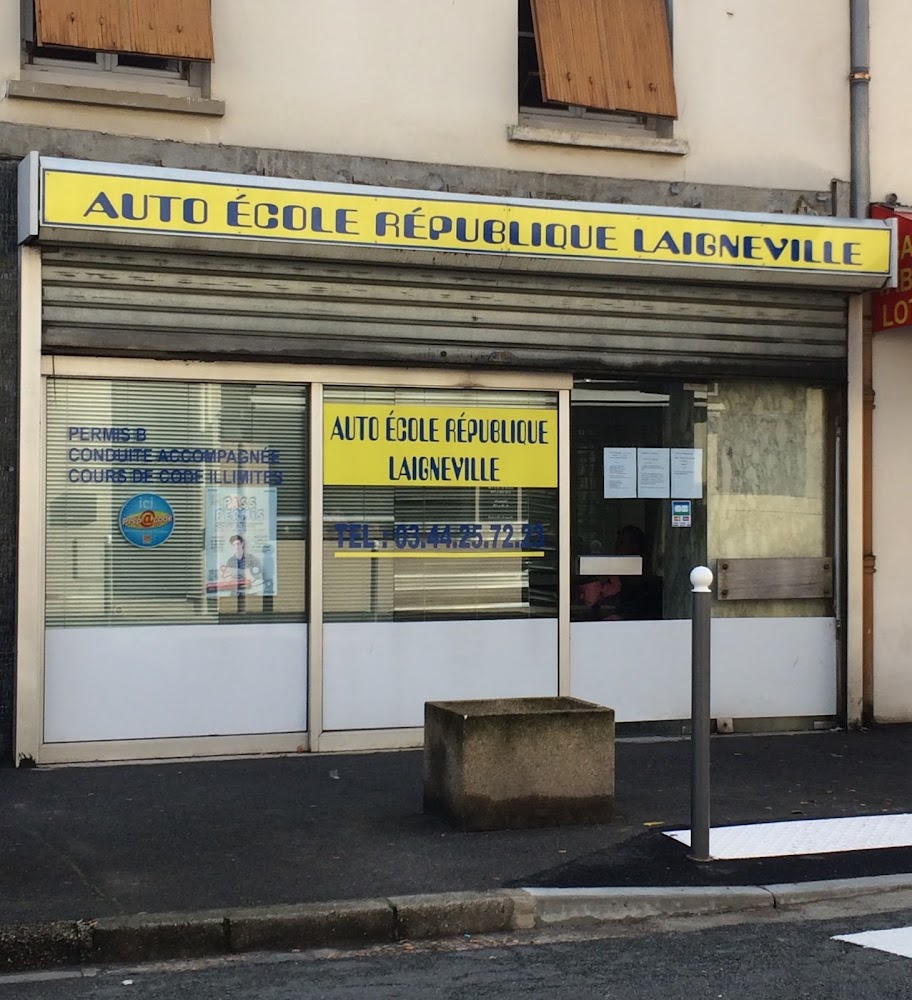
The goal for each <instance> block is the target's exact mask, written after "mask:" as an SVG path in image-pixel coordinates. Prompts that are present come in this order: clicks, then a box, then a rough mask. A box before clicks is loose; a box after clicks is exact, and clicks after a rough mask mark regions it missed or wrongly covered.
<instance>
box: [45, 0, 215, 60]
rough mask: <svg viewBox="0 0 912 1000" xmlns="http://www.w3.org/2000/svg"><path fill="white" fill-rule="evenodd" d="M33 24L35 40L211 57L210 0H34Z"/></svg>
mask: <svg viewBox="0 0 912 1000" xmlns="http://www.w3.org/2000/svg"><path fill="white" fill-rule="evenodd" d="M35 28H36V31H35V41H36V43H37V44H38V45H61V46H66V47H68V48H75V49H92V50H94V51H98V52H130V53H135V54H139V55H150V56H167V57H169V58H172V59H199V60H207V61H208V60H211V59H212V58H213V49H212V17H211V11H210V9H209V0H35Z"/></svg>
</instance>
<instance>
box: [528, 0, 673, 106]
mask: <svg viewBox="0 0 912 1000" xmlns="http://www.w3.org/2000/svg"><path fill="white" fill-rule="evenodd" d="M532 21H533V26H534V31H535V44H536V48H537V50H538V65H539V71H540V72H541V80H542V96H543V97H544V99H545V100H546V101H552V102H554V103H556V104H578V105H581V106H582V107H585V108H596V109H598V110H601V111H632V112H636V113H638V114H644V115H659V116H662V117H666V118H676V117H677V114H678V110H677V102H676V100H675V89H674V71H673V66H672V61H671V39H670V37H669V33H668V18H667V16H666V11H665V0H532Z"/></svg>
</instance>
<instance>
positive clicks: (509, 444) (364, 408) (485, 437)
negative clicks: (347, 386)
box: [323, 403, 557, 487]
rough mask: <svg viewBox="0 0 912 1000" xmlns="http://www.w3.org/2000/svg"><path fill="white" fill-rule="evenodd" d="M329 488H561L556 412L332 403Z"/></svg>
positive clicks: (327, 422)
mask: <svg viewBox="0 0 912 1000" xmlns="http://www.w3.org/2000/svg"><path fill="white" fill-rule="evenodd" d="M323 480H324V482H325V483H326V485H327V486H424V487H434V486H449V487H453V486H490V487H503V486H526V487H533V486H538V487H555V486H557V411H556V410H535V409H511V408H500V407H459V406H378V405H376V404H361V403H327V404H326V405H325V407H324V413H323Z"/></svg>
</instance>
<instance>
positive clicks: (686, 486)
mask: <svg viewBox="0 0 912 1000" xmlns="http://www.w3.org/2000/svg"><path fill="white" fill-rule="evenodd" d="M671 495H672V496H673V497H681V498H682V499H683V498H685V497H686V498H688V499H690V500H699V499H700V498H701V497H702V496H703V451H702V449H700V448H672V449H671Z"/></svg>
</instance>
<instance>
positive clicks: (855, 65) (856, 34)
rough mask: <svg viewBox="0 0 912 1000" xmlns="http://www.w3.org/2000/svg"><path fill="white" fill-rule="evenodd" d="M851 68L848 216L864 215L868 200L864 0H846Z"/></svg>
mask: <svg viewBox="0 0 912 1000" xmlns="http://www.w3.org/2000/svg"><path fill="white" fill-rule="evenodd" d="M849 17H850V24H851V27H850V33H851V50H852V51H851V58H852V70H851V72H850V74H849V84H850V87H851V90H850V94H851V122H850V127H851V130H852V150H851V157H852V175H851V181H852V215H854V216H855V218H857V219H866V218H867V217H868V206H869V205H870V203H871V150H870V141H869V121H868V116H869V111H868V84H869V83H870V82H871V67H870V61H871V60H870V45H869V40H870V32H869V29H868V0H849Z"/></svg>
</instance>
